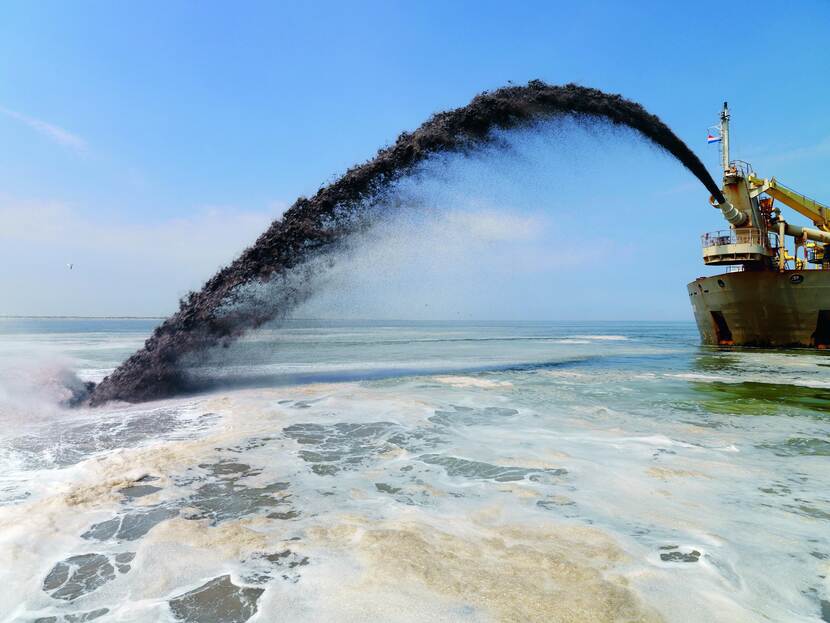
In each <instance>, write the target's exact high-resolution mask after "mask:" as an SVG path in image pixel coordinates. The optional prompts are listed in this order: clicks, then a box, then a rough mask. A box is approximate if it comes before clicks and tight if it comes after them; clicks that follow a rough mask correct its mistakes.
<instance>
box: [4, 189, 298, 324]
mask: <svg viewBox="0 0 830 623" xmlns="http://www.w3.org/2000/svg"><path fill="white" fill-rule="evenodd" d="M283 210H284V206H283V205H282V204H279V203H277V202H274V204H273V205H269V206H268V207H267V208H265V209H262V210H240V209H238V208H233V207H222V206H214V207H205V208H204V209H202V210H200V211H199V212H198V213H194V214H190V215H188V216H186V217H179V218H173V219H166V220H162V221H157V222H144V223H129V222H123V221H122V222H119V221H113V220H111V219H100V218H95V217H94V216H93V215H90V214H89V213H88V212H86V213H85V212H82V211H81V210H79V209H77V208H76V207H74V206H72V205H68V204H65V203H61V202H44V201H26V200H20V199H15V198H11V197H4V196H3V195H2V194H0V292H4V293H11V294H10V296H7V297H2V300H0V314H47V315H48V314H79V315H149V316H157V315H165V314H167V313H169V312H170V311H172V310H173V309H175V306H176V301H177V299H178V298H179V297H180V296H181V295H182V294H184V293H185V292H187V291H188V290H191V289H199V288H200V287H201V285H202V284H203V283H204V281H205V280H206V279H208V278H209V277H210V276H211V275H212V274H213V273H214V272H215V271H216V269H217V268H219V267H220V266H222V265H224V264H227V263H228V262H230V261H232V260H233V259H234V258H235V257H236V256H237V255H238V254H239V253H240V252H241V251H242V250H243V249H244V248H245V247H246V246H248V245H250V244H251V243H252V242H253V241H254V240H255V239H256V237H257V236H258V235H259V234H260V233H262V231H263V230H264V229H265V228H266V227H268V225H269V224H270V222H271V221H272V220H273V219H274V218H276V217H279V216H280V214H281V213H282V212H283ZM70 264H71V265H72V268H71V269H70V268H69V265H70Z"/></svg>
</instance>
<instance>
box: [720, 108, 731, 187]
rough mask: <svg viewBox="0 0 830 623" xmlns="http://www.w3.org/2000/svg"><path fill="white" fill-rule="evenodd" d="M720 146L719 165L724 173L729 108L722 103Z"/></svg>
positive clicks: (726, 158) (727, 149) (727, 141)
mask: <svg viewBox="0 0 830 623" xmlns="http://www.w3.org/2000/svg"><path fill="white" fill-rule="evenodd" d="M720 146H721V152H720V153H721V165H722V166H723V170H724V172H726V171H728V170H729V107H728V106H727V104H726V102H724V103H723V111H721V114H720Z"/></svg>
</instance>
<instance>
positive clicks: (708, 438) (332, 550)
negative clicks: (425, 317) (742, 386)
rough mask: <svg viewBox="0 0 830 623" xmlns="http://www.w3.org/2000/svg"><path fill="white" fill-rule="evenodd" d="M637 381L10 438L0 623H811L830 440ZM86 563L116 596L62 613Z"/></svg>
mask: <svg viewBox="0 0 830 623" xmlns="http://www.w3.org/2000/svg"><path fill="white" fill-rule="evenodd" d="M361 331H362V332H363V333H362V334H364V335H369V336H370V337H372V338H374V337H376V334H372V333H371V331H365V330H364V329H361ZM346 333H348V332H347V331H346ZM637 341H638V342H641V341H642V340H639V339H638V340H637ZM537 343H538V342H534V343H533V344H534V345H530V346H527V347H526V348H527V349H528V352H532V353H535V352H536V351H535V350H534V349H536V348H537V346H536V345H535V344H537ZM395 348H398V347H397V346H396V347H395ZM422 348H423V346H422V345H421V346H417V347H414V350H413V351H411V352H409V353H408V354H407V359H408V360H410V361H412V360H417V359H418V358H417V357H415V356H414V355H416V354H419V353H421V349H422ZM632 349H633V347H632ZM639 349H640V347H639V346H638V347H637V349H633V350H632V351H630V352H632V353H637V352H640V350H639ZM648 349H651V350H659V347H656V346H649V347H648ZM648 349H645V350H648ZM626 352H629V351H626ZM512 355H515V353H512ZM632 356H634V355H632ZM694 356H697V355H693V356H692V362H694V358H693V357H694ZM378 358H379V357H378ZM516 358H517V359H521V357H516ZM644 361H645V362H646V363H643V364H641V365H639V366H633V367H632V368H624V367H617V366H616V365H614V366H604V364H603V363H602V360H599V362H598V363H597V364H596V365H592V364H590V363H584V364H580V365H581V366H582V367H577V368H573V369H569V368H567V367H561V368H550V369H547V368H543V369H536V368H533V367H529V368H527V369H517V370H512V371H489V372H486V373H481V374H479V373H467V372H465V373H463V374H439V375H437V376H412V377H398V378H387V379H384V380H380V381H365V382H340V383H327V384H321V383H317V384H308V385H286V386H284V387H274V388H260V389H245V390H235V391H230V390H221V391H217V392H215V393H213V394H210V395H203V396H200V397H197V398H189V399H179V400H170V401H164V402H160V403H153V404H148V405H136V406H128V405H120V406H118V405H116V406H110V407H107V408H104V409H99V410H88V409H81V410H71V411H67V410H63V409H58V408H55V414H54V416H53V417H51V418H43V417H40V418H35V421H34V423H30V424H29V425H27V426H26V427H24V428H20V429H19V430H18V429H16V428H15V429H11V430H10V429H5V430H4V431H3V433H2V436H0V447H1V448H2V452H0V463H2V465H0V467H2V468H3V472H2V473H3V474H4V477H6V478H7V479H6V480H0V497H2V491H3V489H4V487H7V486H10V487H11V486H13V487H16V488H17V491H18V492H20V491H23V492H25V493H26V494H27V495H25V496H23V497H19V498H15V497H13V496H12V495H11V493H9V495H8V497H7V499H6V501H5V502H4V504H3V505H1V506H0V560H3V561H4V562H6V564H4V565H3V566H2V568H0V581H2V582H3V585H4V587H7V588H6V590H4V591H0V613H2V615H0V621H18V620H34V619H35V618H37V617H39V616H44V617H46V616H60V615H63V614H66V613H80V612H90V611H93V610H95V609H98V608H107V609H108V610H109V612H108V614H107V617H108V618H102V620H109V619H111V620H117V621H138V622H142V621H165V620H173V611H172V610H171V606H170V602H171V601H172V602H175V600H176V598H178V597H180V596H181V595H183V594H186V593H188V592H189V591H193V590H195V589H198V588H199V587H202V586H204V585H205V584H206V583H209V582H211V581H213V580H215V579H217V578H221V577H223V576H225V575H228V576H229V577H230V582H232V583H233V584H235V585H237V586H240V587H247V588H249V589H262V590H263V591H264V592H262V593H261V595H259V596H258V600H257V601H256V607H257V612H256V614H254V615H253V616H252V617H251V618H250V619H249V620H250V621H252V622H256V621H271V620H274V619H276V618H285V619H288V620H294V621H300V622H304V621H315V622H316V621H367V620H383V621H393V622H397V621H423V620H435V621H472V622H479V621H493V620H497V621H518V620H521V621H559V620H562V621H565V620H578V621H583V620H584V621H588V620H590V621H617V620H629V621H658V620H666V621H674V622H681V623H683V622H687V621H688V622H692V621H694V622H697V621H729V622H733V621H739V622H740V621H747V622H749V621H757V620H763V619H764V618H767V619H768V620H774V621H792V622H796V621H816V620H818V613H819V611H820V600H821V599H828V597H827V596H828V594H830V586H828V585H827V580H826V577H827V576H828V572H830V568H828V561H830V539H829V538H828V536H827V535H828V530H827V528H828V525H830V508H828V506H830V504H829V503H828V500H827V495H826V491H827V490H828V488H830V474H828V471H827V469H826V460H827V457H826V455H822V454H820V452H821V451H822V448H823V446H821V445H820V444H819V445H816V444H817V443H818V441H820V440H821V439H822V438H824V439H826V420H822V419H821V417H817V416H816V414H815V412H814V411H810V410H809V409H806V408H805V409H803V410H802V411H798V412H796V411H795V410H794V409H796V407H792V406H791V407H788V408H789V409H790V411H789V412H787V414H786V417H785V416H783V415H778V414H776V413H775V412H772V411H770V408H769V406H766V407H765V408H764V409H762V410H760V411H758V412H757V413H755V412H752V413H748V414H741V413H737V414H733V413H728V412H727V413H721V412H714V411H711V410H709V408H708V407H707V405H708V404H709V401H710V400H711V394H710V393H708V392H710V391H711V388H710V387H709V384H707V383H697V379H696V378H695V377H691V376H686V377H684V376H680V375H683V374H697V372H694V371H692V372H690V371H689V370H683V369H678V370H673V369H670V370H666V369H664V368H663V367H659V366H663V365H666V364H664V363H663V361H664V359H661V358H653V357H652V356H651V355H648V356H647V357H646V359H645V360H644ZM655 362H656V363H655ZM670 362H674V360H670ZM364 363H368V364H370V365H371V364H372V361H371V360H369V361H366V362H364ZM773 363H775V362H773ZM814 363H815V362H811V364H810V365H814ZM761 364H763V359H760V360H759V359H758V358H757V357H753V358H752V361H751V362H750V363H749V364H747V363H746V362H743V363H742V360H741V359H740V358H738V361H737V363H736V362H735V361H734V360H730V363H729V365H730V366H732V368H731V370H732V372H731V376H733V377H737V378H745V377H747V376H752V375H754V374H757V371H756V370H755V369H756V368H757V367H758V366H760V365H761ZM280 365H281V364H280ZM308 365H309V367H310V368H311V369H314V365H313V362H309V363H308ZM329 365H330V362H329V361H325V360H324V361H321V362H320V366H319V367H320V369H327V368H328V366H329ZM338 365H339V364H338ZM671 365H676V366H678V367H682V366H680V364H677V363H671ZM683 365H686V364H683ZM692 365H693V364H692ZM706 365H709V364H708V362H707V363H706ZM747 366H749V368H747ZM804 366H807V364H804V365H802V366H789V369H795V370H801V369H802V367H804ZM807 367H809V366H807ZM707 374H708V373H707ZM725 402H726V403H727V404H728V403H729V400H725ZM207 414H212V415H207ZM793 438H795V439H796V442H797V443H795V445H793V443H792V439H793ZM799 439H804V440H812V441H810V443H811V444H812V445H810V444H807V443H806V442H804V443H802V442H800V441H798V440H799ZM817 440H818V441H817ZM805 444H806V445H805ZM802 448H806V450H804V452H802ZM810 448H815V450H810ZM810 452H819V454H810ZM136 487H137V489H136ZM142 487H143V488H144V489H142ZM147 487H152V489H147ZM125 488H128V489H127V490H128V491H130V490H134V491H140V492H141V493H142V495H140V496H139V497H135V498H129V497H127V496H126V495H125V494H124V493H123V492H122V490H123V489H125ZM129 488H132V489H129ZM158 509H161V511H163V512H168V511H169V514H168V515H164V516H162V517H160V518H158V521H157V522H155V523H153V522H149V523H148V524H147V525H146V526H144V527H145V528H146V530H144V528H141V527H140V525H139V527H138V528H137V527H136V525H137V524H140V522H139V521H138V519H137V518H141V517H144V515H143V514H144V513H149V512H151V511H156V510H158ZM269 515H270V516H269ZM124 517H129V518H130V519H123V520H122V519H121V518H124ZM113 519H116V520H117V521H116V524H117V525H116V524H108V523H107V522H111V521H112V520H113ZM154 521H155V520H154ZM150 524H152V525H150ZM110 525H112V526H113V527H112V529H110V528H109V527H108V526H110ZM96 526H97V527H96ZM142 530H144V532H143V533H142ZM139 533H140V534H139ZM85 534H86V535H87V538H84V537H83V536H82V535H85ZM90 535H92V536H90ZM95 535H97V536H95ZM128 552H129V553H134V554H135V556H134V558H133V559H132V560H131V561H130V562H129V567H130V568H129V569H128V570H126V571H124V572H122V571H121V570H119V569H117V568H116V567H117V565H116V564H115V562H114V561H115V560H116V559H115V556H116V555H118V554H122V555H123V554H126V553H128ZM87 554H96V555H100V556H103V557H106V559H107V560H109V561H111V563H107V564H110V565H111V566H112V568H113V570H112V572H111V574H110V575H111V576H112V577H111V578H109V576H108V575H107V574H106V573H104V575H107V578H108V579H107V580H106V582H104V583H103V584H102V585H100V586H98V587H93V590H90V591H88V592H86V593H85V594H83V595H81V596H79V597H77V598H76V599H72V600H66V599H57V598H55V597H53V596H51V594H52V593H54V589H52V590H51V591H44V580H45V579H46V578H47V577H48V576H49V574H50V571H51V570H52V569H53V568H54V567H55V565H56V564H57V563H59V562H60V561H64V560H68V559H71V558H72V557H75V556H82V555H87ZM267 556H271V559H268V558H267ZM822 556H824V557H822ZM102 573H103V572H102ZM821 576H824V577H825V579H823V578H822V577H821ZM690 595H693V596H694V607H690V606H689V600H690V597H689V596H690Z"/></svg>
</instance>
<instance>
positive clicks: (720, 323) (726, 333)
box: [712, 311, 732, 344]
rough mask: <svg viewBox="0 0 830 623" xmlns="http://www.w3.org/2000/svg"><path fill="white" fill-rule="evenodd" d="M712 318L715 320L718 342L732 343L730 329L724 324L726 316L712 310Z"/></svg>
mask: <svg viewBox="0 0 830 623" xmlns="http://www.w3.org/2000/svg"><path fill="white" fill-rule="evenodd" d="M712 320H713V321H714V322H715V333H716V334H717V336H718V344H732V331H730V330H729V325H728V324H726V318H724V317H723V313H721V312H719V311H713V312H712Z"/></svg>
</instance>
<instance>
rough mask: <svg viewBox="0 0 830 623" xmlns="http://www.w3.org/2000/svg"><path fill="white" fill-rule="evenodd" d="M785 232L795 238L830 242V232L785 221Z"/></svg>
mask: <svg viewBox="0 0 830 623" xmlns="http://www.w3.org/2000/svg"><path fill="white" fill-rule="evenodd" d="M784 232H785V233H786V234H787V235H788V236H793V237H794V238H807V240H813V241H815V242H823V243H825V244H830V232H826V231H821V230H820V229H813V228H812V227H801V226H799V225H790V224H789V223H784Z"/></svg>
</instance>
